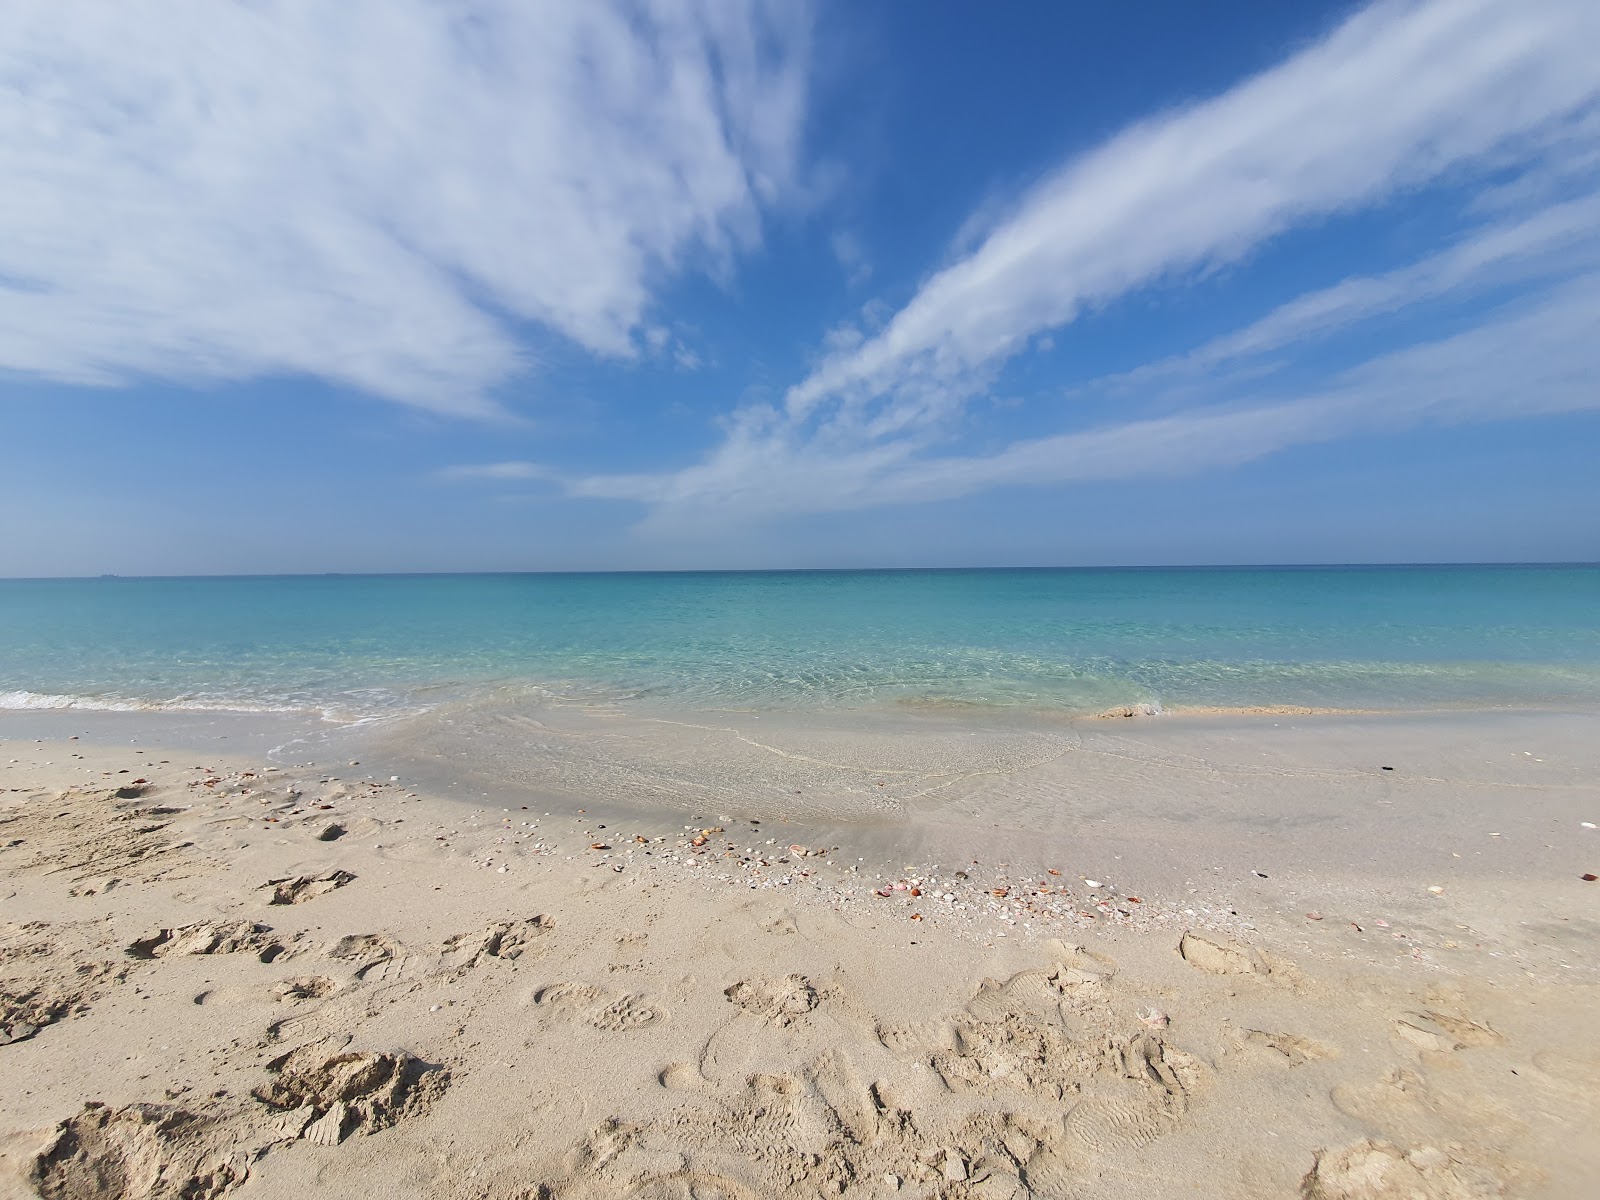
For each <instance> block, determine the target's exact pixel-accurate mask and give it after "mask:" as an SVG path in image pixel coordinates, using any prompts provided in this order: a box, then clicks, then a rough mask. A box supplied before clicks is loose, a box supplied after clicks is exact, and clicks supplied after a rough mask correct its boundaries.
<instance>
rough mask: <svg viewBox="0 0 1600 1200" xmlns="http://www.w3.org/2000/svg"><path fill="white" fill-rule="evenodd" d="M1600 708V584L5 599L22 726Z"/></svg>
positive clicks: (836, 576) (656, 582)
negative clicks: (120, 711) (219, 714)
mask: <svg viewBox="0 0 1600 1200" xmlns="http://www.w3.org/2000/svg"><path fill="white" fill-rule="evenodd" d="M508 690H509V691H510V692H511V693H517V692H519V691H521V692H525V693H526V694H530V695H532V694H540V695H543V694H552V695H556V696H565V697H572V698H578V699H591V700H595V701H624V702H628V703H629V704H630V705H633V706H645V707H649V706H653V705H660V706H666V707H671V708H675V709H718V708H755V709H796V710H815V709H818V708H839V707H846V708H848V707H890V706H903V707H909V708H916V707H919V706H930V707H935V708H939V707H945V706H962V705H975V706H981V707H984V708H1023V709H1030V710H1043V711H1047V712H1098V711H1103V710H1105V709H1107V708H1111V707H1115V706H1120V705H1128V704H1140V703H1146V704H1159V705H1162V706H1164V707H1169V708H1174V707H1185V706H1218V707H1239V706H1264V705H1306V706H1312V707H1347V708H1422V707H1436V706H1474V707H1478V706H1499V705H1516V706H1537V705H1566V704H1584V705H1587V704H1592V703H1595V702H1597V701H1600V567H1593V566H1565V567H1405V568H1395V567H1382V568H1371V567H1365V568H1364V567H1335V568H1290V569H1253V568H1252V569H1244V568H1237V569H1183V570H1165V569H1145V570H974V571H848V572H845V571H840V572H832V571H815V572H707V573H684V574H592V575H456V576H308V577H252V578H214V579H93V580H10V581H0V707H6V708H13V709H15V708H38V707H51V706H63V707H64V706H80V707H99V708H121V707H129V708H144V707H193V708H238V709H246V710H252V709H268V710H275V709H276V710H285V711H320V712H323V713H325V714H327V715H329V716H332V717H336V718H339V719H359V718H363V717H373V716H382V715H386V714H392V713H399V712H415V711H419V710H423V709H427V708H430V707H433V706H435V705H437V704H439V703H441V702H444V701H451V700H460V699H471V698H473V697H474V696H478V695H489V694H501V693H505V692H507V691H508Z"/></svg>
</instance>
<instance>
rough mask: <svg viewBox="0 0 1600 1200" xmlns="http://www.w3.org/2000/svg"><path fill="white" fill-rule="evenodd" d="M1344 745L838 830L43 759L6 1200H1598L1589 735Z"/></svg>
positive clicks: (928, 806) (130, 761) (366, 773)
mask: <svg viewBox="0 0 1600 1200" xmlns="http://www.w3.org/2000/svg"><path fill="white" fill-rule="evenodd" d="M58 720H59V731H58V732H64V731H65V730H66V729H67V728H68V726H69V725H71V723H72V721H73V720H74V718H73V717H72V716H71V715H64V716H61V717H60V718H59V719H58ZM1329 721H1332V723H1330V724H1321V725H1319V724H1316V723H1315V722H1311V723H1303V724H1300V725H1298V726H1296V727H1295V728H1293V729H1285V728H1283V727H1281V726H1276V725H1273V724H1271V723H1270V722H1267V721H1266V720H1265V719H1262V720H1261V721H1259V722H1258V723H1256V724H1254V725H1250V724H1240V723H1238V722H1235V723H1233V724H1217V723H1215V722H1212V723H1208V722H1205V721H1200V722H1195V723H1190V724H1187V725H1185V724H1182V723H1181V722H1179V723H1162V724H1160V727H1159V729H1158V728H1157V724H1158V723H1157V722H1151V723H1150V724H1149V727H1148V730H1147V729H1146V727H1145V726H1144V725H1142V724H1140V723H1137V722H1131V723H1127V724H1117V725H1115V727H1114V728H1112V729H1105V728H1103V727H1104V726H1105V725H1106V724H1107V723H1105V722H1099V723H1096V724H1097V725H1099V726H1101V727H1102V728H1101V729H1100V730H1099V731H1096V732H1092V733H1090V734H1087V735H1086V737H1088V738H1089V739H1090V740H1089V741H1087V742H1085V743H1084V747H1085V749H1086V751H1087V753H1086V754H1085V755H1084V756H1080V757H1079V758H1077V759H1074V760H1071V761H1069V762H1065V763H1058V764H1056V765H1055V766H1054V767H1052V768H1051V769H1052V770H1054V771H1056V772H1057V774H1056V775H1054V776H1052V777H1051V778H1052V779H1053V780H1054V782H1053V783H1052V784H1051V787H1053V788H1054V789H1055V790H1054V791H1049V789H1046V790H1045V791H1046V792H1048V795H1046V794H1045V792H1041V793H1040V795H1039V796H1038V797H1035V799H1034V800H1033V801H1032V802H1030V804H1025V805H1023V806H1022V807H1021V808H1015V807H1014V808H1011V809H1005V808H1004V805H1002V804H1000V802H999V799H998V798H999V797H1000V796H1001V793H1002V792H1005V790H1006V789H1007V788H1008V787H1010V788H1012V789H1013V790H1014V791H1015V792H1017V794H1024V793H1026V792H1027V789H1028V788H1029V787H1037V786H1039V785H1038V780H1037V779H1036V778H1033V779H1032V782H1029V781H1028V780H1024V779H1008V778H1005V777H1001V776H996V777H994V778H992V779H987V780H985V781H983V783H982V787H983V788H984V789H988V790H987V791H973V790H971V789H969V790H968V791H966V792H964V793H962V794H961V796H960V797H959V798H950V797H946V798H944V799H941V800H939V801H938V802H937V803H934V802H933V801H931V800H930V801H928V802H926V803H922V804H916V805H908V806H907V807H906V809H905V811H904V812H903V813H902V814H901V816H900V817H899V818H898V819H897V821H895V822H886V821H879V822H877V823H874V824H861V825H857V826H851V825H848V824H838V823H836V824H834V825H832V826H830V827H827V828H825V829H824V828H810V829H804V828H802V826H800V825H799V824H797V823H795V822H793V821H790V822H788V823H784V822H782V821H780V820H779V819H777V818H774V817H772V816H766V817H760V816H753V815H752V814H741V815H737V816H735V815H731V814H723V815H718V814H711V815H708V816H702V817H701V818H700V820H698V821H696V820H691V819H689V818H688V817H687V816H683V815H681V814H675V813H671V812H657V813H655V814H654V815H650V814H646V813H635V814H625V813H624V814H619V813H618V812H616V811H610V810H608V812H607V814H606V816H605V817H604V818H602V817H600V816H598V815H597V814H596V811H590V812H576V811H571V810H563V809H560V808H557V807H555V806H554V805H553V804H550V803H543V804H541V803H538V802H536V801H532V800H529V799H527V798H526V797H524V798H523V801H524V803H527V804H528V807H527V808H524V807H523V806H522V804H521V803H510V802H504V803H502V802H501V801H507V800H508V797H507V796H497V797H495V799H496V801H497V802H496V803H495V804H493V805H491V806H487V807H483V808H474V807H472V806H470V805H467V804H465V803H463V802H462V801H460V800H459V799H451V798H448V797H439V796H435V795H430V794H427V793H426V792H423V791H421V790H420V789H417V790H413V788H412V786H411V781H410V779H409V778H408V777H407V776H404V775H402V776H401V778H399V779H397V780H391V779H390V778H389V775H388V773H387V770H388V768H387V767H383V768H378V769H377V770H374V768H373V764H370V763H369V764H368V765H365V766H358V765H354V764H350V763H346V762H340V763H339V764H338V765H337V766H335V765H333V764H331V763H328V762H322V763H319V764H318V765H316V766H308V765H304V764H302V765H299V766H294V767H269V766H268V765H267V764H266V761H265V759H264V757H263V756H261V755H258V754H255V753H254V752H253V748H251V749H250V750H249V752H246V753H243V754H240V753H239V751H238V750H237V749H236V750H235V751H233V752H230V753H228V754H225V753H224V752H223V750H222V747H223V746H225V745H231V746H234V747H236V748H237V747H239V746H240V745H241V743H240V741H239V739H237V738H234V739H233V740H232V741H229V742H221V741H215V740H213V741H212V742H211V743H210V744H205V742H204V738H202V737H200V736H197V735H195V733H194V731H193V730H192V729H191V730H189V731H187V732H186V733H184V734H183V735H182V736H175V735H173V736H167V737H166V738H165V739H163V737H162V733H163V731H162V729H161V728H160V727H159V725H151V726H149V727H148V728H146V727H141V730H140V732H141V736H140V737H139V741H138V744H137V745H132V744H129V741H128V739H127V737H126V736H124V735H126V734H127V732H128V728H129V727H128V726H126V725H123V726H118V727H117V728H116V733H117V734H118V736H117V737H116V738H115V739H112V738H110V737H104V738H102V739H100V740H94V739H92V738H89V737H86V738H84V739H83V740H73V741H69V740H66V739H65V738H64V737H56V738H51V739H46V740H38V741H36V740H34V738H35V737H36V736H37V735H38V733H39V730H38V729H37V728H36V727H35V726H28V725H25V724H23V723H19V722H15V721H13V722H10V723H8V724H6V725H5V726H4V727H0V738H3V739H4V740H3V741H0V788H3V789H4V791H3V792H0V899H3V909H0V1142H3V1156H0V1195H12V1194H15V1195H19V1196H30V1195H42V1196H45V1197H69V1196H70V1197H136V1196H137V1197H143V1196H155V1197H185V1198H191V1200H194V1198H204V1197H213V1196H222V1195H230V1196H237V1197H239V1198H241V1200H244V1198H248V1197H263V1198H265V1197H294V1198H296V1200H300V1198H303V1197H306V1196H354V1195H362V1196H425V1197H449V1198H452V1200H454V1198H462V1200H465V1198H468V1197H474V1198H485V1200H487V1198H495V1200H500V1198H506V1200H511V1198H529V1197H563V1198H564V1197H612V1196H630V1197H648V1198H659V1200H665V1198H668V1197H675V1198H680V1200H687V1198H689V1197H696V1198H700V1200H712V1198H718V1200H722V1198H726V1200H732V1198H735V1197H737V1198H745V1197H813V1196H835V1195H846V1196H862V1197H890V1196H894V1197H945V1198H950V1200H955V1198H959V1197H984V1198H997V1200H998V1198H1004V1197H1026V1196H1037V1197H1083V1198H1085V1200H1087V1198H1089V1197H1096V1198H1099V1197H1130V1198H1131V1197H1139V1198H1141V1200H1143V1198H1158V1200H1159V1198H1164V1197H1169V1196H1171V1197H1179V1196H1182V1197H1219V1198H1220V1197H1229V1198H1233V1197H1295V1196H1303V1197H1310V1198H1317V1200H1400V1198H1402V1197H1421V1198H1424V1200H1468V1198H1477V1197H1490V1196H1502V1195H1504V1196H1514V1197H1515V1196H1527V1197H1536V1196H1537V1197H1558V1198H1565V1197H1573V1198H1577V1197H1589V1196H1593V1195H1595V1194H1596V1190H1595V1186H1596V1185H1595V1181H1596V1180H1597V1179H1600V1134H1597V1132H1596V1130H1597V1129H1600V1022H1597V1021H1596V1016H1597V1014H1600V1005H1597V999H1600V994H1597V986H1600V984H1597V980H1600V947H1597V944H1596V943H1597V939H1596V930H1597V928H1600V925H1597V922H1596V919H1595V914H1596V908H1597V906H1600V883H1587V882H1584V881H1583V880H1581V878H1579V875H1580V872H1579V871H1578V869H1577V868H1578V867H1579V866H1580V865H1582V864H1583V863H1586V862H1587V863H1592V864H1597V865H1591V866H1590V867H1589V868H1588V869H1590V870H1595V869H1597V868H1600V840H1597V833H1596V831H1595V830H1593V829H1591V828H1587V827H1585V825H1584V823H1583V822H1584V821H1585V820H1587V821H1591V822H1593V821H1595V820H1597V819H1600V818H1597V817H1596V815H1595V812H1596V810H1597V809H1600V787H1597V777H1596V775H1595V774H1594V773H1593V771H1592V770H1591V766H1592V764H1591V762H1590V759H1589V758H1585V757H1584V756H1585V755H1586V754H1587V755H1589V756H1591V757H1592V755H1593V753H1594V751H1593V748H1592V747H1586V743H1585V738H1584V735H1585V732H1586V731H1587V730H1590V729H1592V728H1593V723H1592V721H1591V720H1590V719H1589V718H1587V717H1584V716H1582V715H1580V716H1578V717H1576V718H1574V719H1573V721H1572V722H1569V725H1568V726H1562V725H1560V724H1559V723H1557V724H1555V725H1552V724H1550V723H1548V722H1547V723H1544V724H1542V725H1540V726H1538V727H1537V728H1539V729H1542V730H1544V731H1546V732H1545V735H1544V736H1545V741H1544V743H1543V745H1542V751H1543V752H1542V753H1540V754H1539V755H1538V756H1537V757H1538V758H1541V759H1544V760H1546V761H1545V762H1543V763H1540V764H1538V765H1535V763H1534V762H1533V761H1532V760H1533V759H1534V758H1535V757H1536V756H1535V755H1533V754H1531V753H1526V752H1523V751H1520V750H1519V751H1513V749H1512V747H1513V745H1514V744H1515V743H1517V742H1518V741H1519V739H1521V740H1526V738H1527V736H1529V734H1530V732H1531V731H1532V730H1533V729H1534V728H1535V727H1533V726H1529V727H1528V728H1520V727H1517V726H1516V725H1515V724H1512V725H1509V726H1508V725H1506V724H1504V723H1500V724H1495V725H1493V726H1492V728H1491V727H1488V726H1475V725H1473V724H1472V722H1471V721H1470V720H1466V719H1465V718H1462V719H1456V718H1448V719H1441V721H1442V724H1439V725H1437V726H1436V727H1433V728H1432V730H1431V732H1430V731H1429V730H1425V729H1422V727H1420V726H1412V727H1410V728H1409V730H1408V731H1407V727H1405V726H1404V725H1393V724H1391V725H1388V726H1384V727H1382V728H1384V729H1388V730H1391V731H1393V730H1401V731H1402V732H1400V733H1393V732H1391V733H1387V734H1385V733H1382V732H1375V730H1377V729H1378V727H1375V726H1365V727H1363V726H1360V725H1359V724H1355V725H1352V724H1350V723H1348V722H1346V723H1343V724H1340V723H1338V722H1337V721H1333V719H1332V718H1330V719H1329ZM1463 722H1465V723H1463ZM79 724H80V725H81V724H82V722H81V720H79ZM1135 725H1138V726H1139V727H1138V728H1137V729H1135V728H1134V726H1135ZM1441 730H1442V731H1444V732H1441ZM1551 731H1553V732H1551ZM167 732H168V734H169V735H170V733H171V731H170V730H169V731H167ZM1447 734H1448V736H1446V735H1447ZM1384 737H1389V738H1390V739H1391V743H1392V744H1391V743H1385V742H1384V741H1383V738H1384ZM1452 737H1453V738H1454V739H1455V740H1454V741H1452V740H1451V738H1452ZM1430 738H1431V739H1432V740H1431V741H1430V740H1429V739H1430ZM1463 747H1465V748H1466V749H1463ZM1480 751H1481V752H1482V754H1481V765H1480V766H1479V767H1477V768H1474V770H1476V772H1477V773H1476V774H1473V773H1472V771H1471V770H1469V769H1468V767H1469V765H1470V764H1468V762H1467V759H1468V758H1470V757H1471V754H1473V753H1478V752H1480ZM1402 752H1404V753H1406V754H1407V758H1406V759H1405V761H1404V762H1403V763H1402V764H1401V766H1402V771H1401V772H1390V773H1386V774H1384V775H1380V774H1378V772H1379V770H1380V767H1379V766H1378V765H1376V764H1373V765H1366V766H1363V765H1361V764H1362V763H1363V762H1364V760H1368V759H1372V758H1374V757H1380V756H1381V757H1390V756H1398V755H1400V754H1401V753H1402ZM1513 752H1515V753H1516V754H1518V755H1519V756H1523V757H1526V758H1528V759H1529V761H1528V762H1527V763H1526V764H1523V763H1512V762H1510V761H1509V759H1508V758H1507V756H1509V755H1510V754H1512V753H1513ZM1430 754H1432V755H1433V757H1434V759H1437V760H1438V761H1432V760H1429V755H1430ZM1452 755H1453V756H1454V757H1453V758H1452V757H1451V756H1452ZM1446 759H1449V760H1450V761H1449V762H1445V761H1444V760H1446ZM13 760H14V761H13ZM1384 765H1390V764H1384ZM1404 772H1409V773H1410V776H1411V777H1412V778H1407V779H1401V778H1398V777H1397V775H1399V774H1401V773H1404ZM1152 781H1154V782H1152ZM1157 785H1159V786H1157ZM1152 789H1154V790H1152ZM1150 796H1159V797H1161V800H1160V803H1156V802H1155V801H1153V800H1151V799H1149V797H1150ZM1141 797H1143V799H1141ZM1184 797H1187V804H1186V805H1184V804H1179V803H1178V799H1177V798H1184ZM986 799H987V800H988V801H990V802H991V803H989V806H988V808H985V806H984V803H983V802H984V801H985V800H986ZM1336 802H1337V803H1336ZM964 805H966V806H974V805H975V807H972V811H971V812H970V813H966V815H965V816H964V817H963V815H962V814H963V813H964V812H966V809H964V808H963V806H964ZM1397 806H1398V808H1399V809H1400V810H1401V811H1400V812H1399V813H1396V812H1395V811H1394V810H1395V809H1396V807H1397ZM1107 809H1109V810H1111V811H1112V813H1113V814H1114V815H1115V816H1116V817H1117V818H1118V819H1116V820H1112V819H1110V818H1109V817H1108V816H1107V815H1106V811H1107ZM1002 810H1004V811H1005V812H1007V813H1008V814H1009V815H1007V816H1006V817H1005V819H1004V820H995V821H985V820H982V819H981V817H982V816H984V815H986V814H987V813H989V812H990V811H993V812H1000V811H1002ZM686 824H687V825H689V826H690V828H685V827H684V826H685V825H686ZM602 825H603V826H604V827H602ZM1490 826H1495V827H1493V828H1491V827H1490ZM769 839H770V843H769ZM791 847H797V848H791ZM958 852H959V854H958ZM974 860H976V861H974ZM934 862H942V863H943V864H944V865H942V866H938V867H934V866H933V865H932V864H933V863H934ZM1091 870H1092V871H1093V872H1094V874H1090V871H1091ZM1256 870H1259V871H1260V874H1259V875H1257V874H1254V873H1253V872H1254V871H1256ZM1056 872H1059V874H1058V873H1056ZM1430 887H1437V888H1440V889H1441V890H1440V891H1437V892H1433V891H1429V890H1428V889H1429V888H1430ZM880 893H881V894H880Z"/></svg>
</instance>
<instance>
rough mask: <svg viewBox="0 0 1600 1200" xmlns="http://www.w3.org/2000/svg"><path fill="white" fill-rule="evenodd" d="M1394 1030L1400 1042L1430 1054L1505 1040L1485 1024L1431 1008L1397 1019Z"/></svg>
mask: <svg viewBox="0 0 1600 1200" xmlns="http://www.w3.org/2000/svg"><path fill="white" fill-rule="evenodd" d="M1393 1029H1394V1035H1395V1037H1397V1038H1399V1039H1400V1040H1401V1041H1403V1042H1406V1043H1408V1044H1410V1045H1412V1046H1415V1047H1416V1048H1417V1049H1418V1050H1425V1051H1428V1052H1429V1053H1432V1054H1448V1053H1450V1052H1451V1051H1453V1050H1465V1049H1468V1048H1469V1047H1474V1046H1495V1045H1499V1044H1501V1043H1503V1042H1504V1041H1505V1040H1506V1039H1505V1038H1504V1036H1502V1035H1501V1034H1499V1033H1497V1032H1495V1031H1494V1030H1493V1029H1490V1028H1489V1027H1488V1026H1487V1025H1480V1024H1478V1023H1477V1022H1476V1021H1469V1020H1467V1019H1466V1018H1465V1017H1455V1016H1451V1015H1450V1014H1448V1013H1441V1012H1434V1011H1433V1010H1431V1009H1430V1010H1428V1011H1427V1012H1420V1013H1407V1014H1406V1015H1405V1016H1403V1017H1399V1018H1396V1020H1395V1022H1394V1025H1393Z"/></svg>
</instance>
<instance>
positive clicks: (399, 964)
mask: <svg viewBox="0 0 1600 1200" xmlns="http://www.w3.org/2000/svg"><path fill="white" fill-rule="evenodd" d="M327 953H328V957H329V958H335V959H339V960H340V961H341V962H347V963H350V964H351V965H352V966H353V968H354V974H355V977H356V978H357V979H360V980H363V981H366V982H379V981H383V980H389V979H398V978H400V976H401V973H402V972H403V971H404V970H405V969H406V967H407V966H408V963H409V959H408V957H407V955H406V952H405V948H404V947H403V946H401V945H400V943H399V942H397V941H395V940H394V939H393V938H390V937H386V936H384V935H383V934H381V933H349V934H346V935H345V936H344V937H342V938H340V939H339V940H338V941H337V942H335V943H334V944H333V945H332V946H330V947H329V948H328V952H327Z"/></svg>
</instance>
